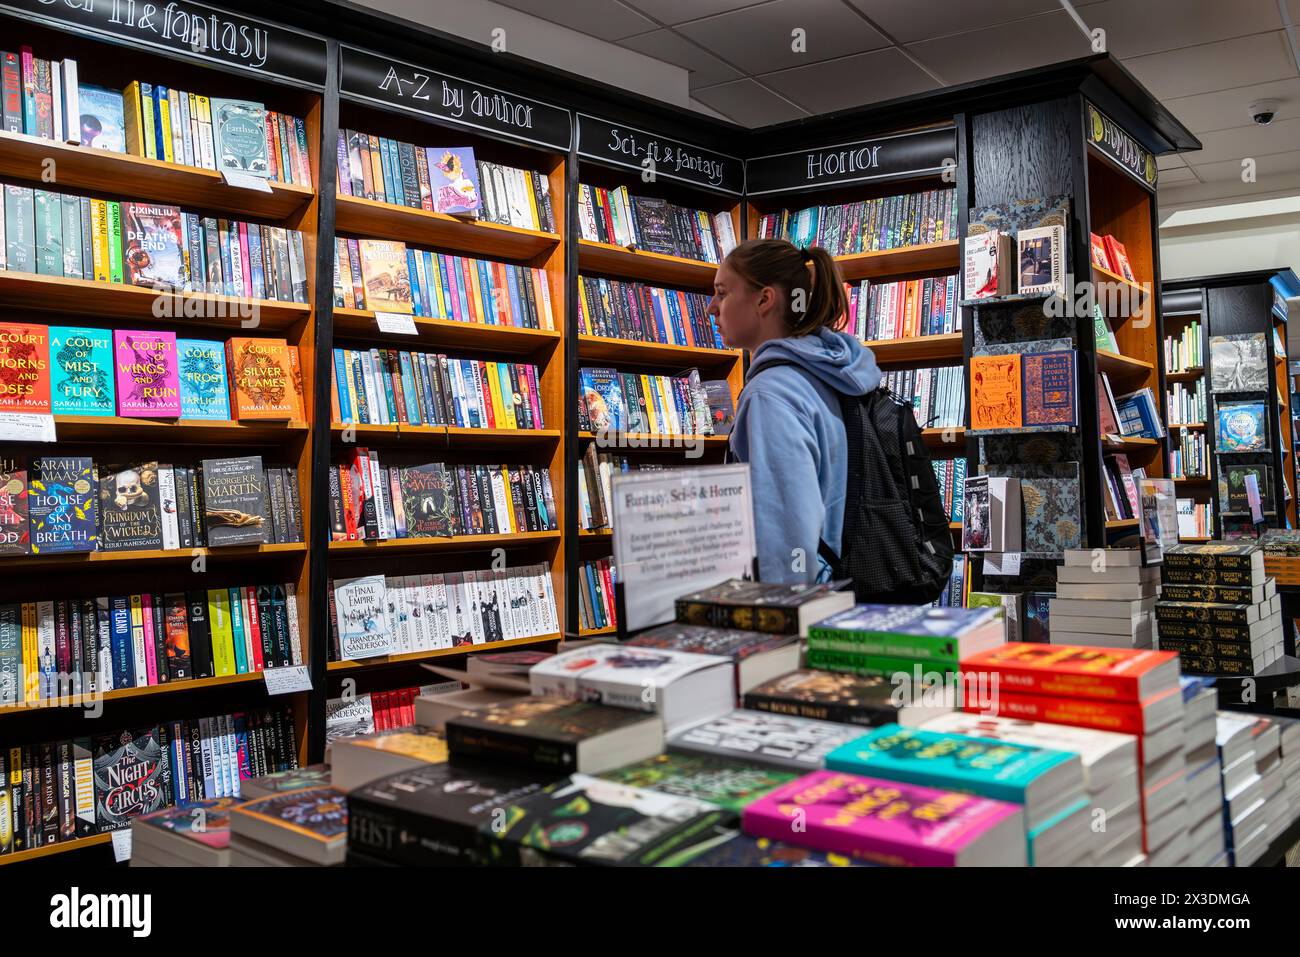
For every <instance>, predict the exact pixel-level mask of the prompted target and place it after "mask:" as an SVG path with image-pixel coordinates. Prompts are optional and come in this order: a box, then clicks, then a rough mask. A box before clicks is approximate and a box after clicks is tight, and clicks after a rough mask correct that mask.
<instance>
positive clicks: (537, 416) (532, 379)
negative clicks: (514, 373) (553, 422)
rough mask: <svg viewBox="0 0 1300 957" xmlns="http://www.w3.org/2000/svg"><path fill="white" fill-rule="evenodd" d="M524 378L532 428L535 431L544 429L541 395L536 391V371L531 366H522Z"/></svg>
mask: <svg viewBox="0 0 1300 957" xmlns="http://www.w3.org/2000/svg"><path fill="white" fill-rule="evenodd" d="M524 378H525V379H527V380H528V406H529V408H531V409H532V410H533V427H534V428H537V429H544V428H546V423H545V422H544V421H543V417H542V406H541V402H540V401H539V397H540V396H541V393H540V392H539V391H538V390H537V370H536V369H535V368H534V367H533V366H531V365H526V366H524Z"/></svg>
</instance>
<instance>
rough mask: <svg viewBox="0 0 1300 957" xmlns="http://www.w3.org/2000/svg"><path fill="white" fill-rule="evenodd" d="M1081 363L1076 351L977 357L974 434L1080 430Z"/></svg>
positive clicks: (973, 360)
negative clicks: (1079, 390) (1057, 428)
mask: <svg viewBox="0 0 1300 957" xmlns="http://www.w3.org/2000/svg"><path fill="white" fill-rule="evenodd" d="M1077 359H1078V356H1077V354H1076V352H1075V350H1074V349H1053V350H1051V351H1048V352H1026V353H1024V354H1023V355H1022V354H1020V353H1015V352H1011V353H998V354H987V355H976V356H972V357H971V359H970V383H971V386H970V389H971V400H970V401H971V415H970V427H971V429H972V430H974V431H992V430H999V429H1027V428H1029V429H1032V428H1036V427H1039V426H1050V427H1060V426H1075V425H1078V365H1077ZM1148 391H1150V390H1148ZM958 424H960V421H959V422H958ZM1104 431H1105V430H1104V429H1103V432H1104Z"/></svg>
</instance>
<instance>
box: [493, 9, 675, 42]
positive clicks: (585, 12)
mask: <svg viewBox="0 0 1300 957" xmlns="http://www.w3.org/2000/svg"><path fill="white" fill-rule="evenodd" d="M498 2H499V3H501V5H502V6H506V7H509V8H510V9H512V10H519V11H521V12H522V13H531V14H532V15H533V16H535V17H539V18H540V19H542V20H549V21H550V22H551V23H558V24H559V25H560V26H562V27H568V28H569V29H570V30H577V31H578V32H579V33H585V34H587V36H591V37H596V38H597V39H600V40H619V39H622V38H623V37H630V36H632V35H633V34H636V33H645V32H646V31H648V30H653V29H654V28H655V27H657V26H658V24H657V23H655V22H654V21H653V20H650V19H647V18H646V17H643V16H641V14H639V13H637V12H636V11H635V10H633V9H632V8H631V7H629V6H627V5H626V4H623V3H620V2H618V0H564V2H563V3H556V2H554V0H498Z"/></svg>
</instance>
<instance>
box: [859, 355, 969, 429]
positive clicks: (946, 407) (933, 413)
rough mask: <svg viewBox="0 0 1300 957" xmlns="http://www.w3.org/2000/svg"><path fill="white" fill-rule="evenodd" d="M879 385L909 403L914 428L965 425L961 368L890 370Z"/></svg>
mask: <svg viewBox="0 0 1300 957" xmlns="http://www.w3.org/2000/svg"><path fill="white" fill-rule="evenodd" d="M880 384H881V387H882V388H885V389H888V390H889V391H890V392H892V393H893V394H894V395H896V396H899V397H900V398H901V399H902V400H903V401H904V402H910V403H911V406H912V412H913V414H915V416H916V424H917V425H919V426H920V427H921V428H923V429H959V428H961V427H962V426H963V425H965V415H966V383H965V379H964V377H963V370H962V367H961V366H937V367H934V368H925V369H893V370H891V371H888V372H886V373H885V374H884V375H883V376H882V377H881V380H880Z"/></svg>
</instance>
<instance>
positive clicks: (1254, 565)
mask: <svg viewBox="0 0 1300 957" xmlns="http://www.w3.org/2000/svg"><path fill="white" fill-rule="evenodd" d="M1265 555H1266V552H1265V550H1264V549H1262V548H1260V547H1259V546H1258V545H1256V544H1255V543H1254V542H1206V543H1204V544H1191V543H1188V544H1179V545H1174V546H1172V547H1170V548H1169V549H1168V550H1166V552H1165V567H1164V568H1162V572H1167V571H1168V570H1172V569H1175V568H1183V569H1196V570H1205V571H1209V570H1211V569H1218V570H1221V571H1239V572H1263V571H1264V558H1265ZM1208 584H1216V583H1215V582H1209V583H1208ZM1259 584H1263V581H1262V580H1261V581H1260V582H1259Z"/></svg>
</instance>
